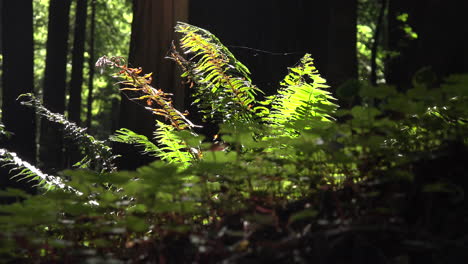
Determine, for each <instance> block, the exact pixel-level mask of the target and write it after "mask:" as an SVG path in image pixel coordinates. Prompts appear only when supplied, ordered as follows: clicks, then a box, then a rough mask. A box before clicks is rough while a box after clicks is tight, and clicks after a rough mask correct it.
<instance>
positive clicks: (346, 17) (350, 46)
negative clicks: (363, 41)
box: [317, 0, 358, 91]
mask: <svg viewBox="0 0 468 264" xmlns="http://www.w3.org/2000/svg"><path fill="white" fill-rule="evenodd" d="M329 19H330V23H329V24H328V32H329V37H328V58H327V70H326V72H325V78H326V79H327V81H328V84H329V85H330V86H331V87H332V89H333V90H335V91H336V88H338V87H339V86H340V85H341V84H343V83H344V82H345V81H347V80H349V79H357V76H358V71H357V54H356V34H357V32H356V23H357V0H345V1H343V0H332V1H330V18H329ZM317 27H321V25H320V24H318V25H317Z"/></svg>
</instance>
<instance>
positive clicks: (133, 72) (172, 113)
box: [96, 56, 196, 130]
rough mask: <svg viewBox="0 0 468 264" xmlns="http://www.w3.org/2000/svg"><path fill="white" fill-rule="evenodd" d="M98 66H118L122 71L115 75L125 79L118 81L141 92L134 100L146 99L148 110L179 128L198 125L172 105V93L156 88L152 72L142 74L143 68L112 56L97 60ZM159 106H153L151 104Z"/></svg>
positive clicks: (189, 127)
mask: <svg viewBox="0 0 468 264" xmlns="http://www.w3.org/2000/svg"><path fill="white" fill-rule="evenodd" d="M96 67H98V68H101V70H102V69H104V68H105V67H113V68H118V69H120V71H119V72H118V73H117V75H115V76H114V77H116V78H120V79H123V81H120V82H118V84H121V85H123V86H125V87H124V88H121V89H120V90H122V91H134V92H140V93H141V95H140V96H139V97H137V98H132V100H143V101H145V103H146V105H148V107H146V109H147V110H149V111H151V112H152V113H153V114H155V115H159V116H163V117H164V118H165V119H166V120H168V121H169V122H170V123H171V125H172V126H174V127H175V128H177V130H184V129H192V128H193V127H196V125H194V124H193V123H192V122H191V121H190V120H188V119H187V118H186V117H185V114H183V113H181V112H180V111H179V110H177V109H176V108H175V107H174V106H173V105H172V99H171V98H170V96H171V95H172V94H169V93H165V92H164V91H163V90H162V89H156V88H154V87H152V86H151V85H150V84H151V82H152V73H148V74H145V75H143V76H140V73H141V72H142V69H141V68H138V69H136V68H129V67H128V66H127V64H125V61H123V59H122V58H118V57H112V58H108V57H106V56H103V57H101V58H99V60H98V61H97V62H96ZM153 105H155V106H157V107H151V106H153Z"/></svg>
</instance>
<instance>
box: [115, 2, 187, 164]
mask: <svg viewBox="0 0 468 264" xmlns="http://www.w3.org/2000/svg"><path fill="white" fill-rule="evenodd" d="M133 4H134V14H133V24H132V36H131V43H130V55H129V63H130V65H132V66H134V67H142V68H143V71H144V72H145V73H149V72H153V73H154V74H153V77H154V79H153V84H152V85H153V86H155V87H158V88H161V89H163V90H164V91H166V92H169V93H173V94H174V99H175V100H174V101H175V106H176V107H179V108H180V107H183V105H184V96H185V95H184V89H183V86H182V84H181V82H180V79H179V78H178V75H179V74H180V73H179V72H178V71H177V70H176V65H175V64H174V63H173V62H172V61H171V60H168V59H165V58H164V57H166V54H167V52H168V50H169V48H170V44H171V42H172V40H173V39H176V37H175V33H174V26H175V23H176V22H177V21H187V15H188V1H187V0H161V1H153V0H135V1H133ZM181 110H183V109H181ZM119 127H124V128H128V129H131V130H133V131H135V132H137V133H140V134H144V135H146V136H148V137H150V138H151V137H152V136H153V135H152V132H153V131H154V129H155V121H154V116H153V115H152V114H151V113H150V112H149V111H148V110H145V109H144V107H143V106H141V105H138V104H135V102H131V101H129V100H128V99H127V98H126V97H125V96H122V101H121V106H120V118H119ZM116 149H117V150H118V152H120V154H121V155H123V156H124V158H122V159H121V160H122V163H121V164H120V167H121V168H127V169H131V168H135V167H137V166H140V165H142V164H144V163H146V162H148V160H142V159H138V160H136V159H134V157H136V156H138V155H135V154H134V152H133V149H129V148H127V147H126V146H121V145H117V146H116ZM123 162H125V163H123Z"/></svg>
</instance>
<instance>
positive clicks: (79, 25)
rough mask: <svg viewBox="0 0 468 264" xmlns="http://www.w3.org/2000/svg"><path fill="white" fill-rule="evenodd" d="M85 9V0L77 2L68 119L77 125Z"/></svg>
mask: <svg viewBox="0 0 468 264" xmlns="http://www.w3.org/2000/svg"><path fill="white" fill-rule="evenodd" d="M86 8H87V0H77V3H76V14H75V33H74V39H73V52H72V73H71V81H70V100H69V103H68V118H69V119H70V121H73V122H75V123H77V124H78V125H80V124H81V118H80V117H81V87H82V85H83V64H84V46H85V39H86V14H87V12H86V11H87V10H86Z"/></svg>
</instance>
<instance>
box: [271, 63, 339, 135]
mask: <svg viewBox="0 0 468 264" xmlns="http://www.w3.org/2000/svg"><path fill="white" fill-rule="evenodd" d="M328 87H329V86H328V85H326V83H325V79H323V78H322V77H320V74H319V73H318V70H317V69H316V68H315V66H314V64H313V59H312V57H311V56H310V54H306V55H305V56H304V57H303V58H302V59H301V61H300V63H299V64H298V65H297V66H295V67H292V68H290V69H289V74H288V75H287V76H286V77H285V78H284V80H283V81H282V82H281V88H280V89H279V91H278V94H277V95H276V96H275V97H273V98H270V99H269V100H270V102H271V111H270V113H269V114H268V115H266V117H264V120H265V121H266V122H267V123H268V124H270V125H271V126H274V127H284V126H285V125H286V124H288V123H293V122H297V121H304V122H303V123H306V124H313V123H317V122H319V123H320V122H328V121H330V120H333V117H332V116H331V115H332V113H333V112H334V111H335V110H336V108H337V105H336V104H335V103H333V101H334V100H336V99H335V98H333V97H332V96H331V94H330V92H328V91H325V90H324V89H326V88H328ZM307 128H311V127H306V129H307Z"/></svg>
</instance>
